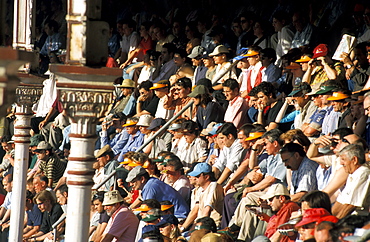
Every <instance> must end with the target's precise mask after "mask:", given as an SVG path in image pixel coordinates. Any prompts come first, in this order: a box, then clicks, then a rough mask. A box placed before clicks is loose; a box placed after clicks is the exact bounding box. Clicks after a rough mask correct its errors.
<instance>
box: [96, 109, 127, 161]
mask: <svg viewBox="0 0 370 242" xmlns="http://www.w3.org/2000/svg"><path fill="white" fill-rule="evenodd" d="M126 119H127V117H126V115H124V114H123V113H117V114H115V115H113V116H112V119H111V120H109V119H105V121H104V122H103V123H102V131H101V132H100V148H103V147H104V146H106V145H109V146H110V147H111V149H112V150H113V153H114V155H115V156H116V155H118V153H119V152H120V150H121V149H122V148H123V147H124V146H125V144H126V143H127V140H128V138H129V134H128V133H127V131H126V129H124V128H123V127H122V125H124V124H125V123H126ZM111 129H114V131H115V132H114V133H113V135H114V137H113V138H111V137H108V130H111ZM111 136H112V135H111Z"/></svg>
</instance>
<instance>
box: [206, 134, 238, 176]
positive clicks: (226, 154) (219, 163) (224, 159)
mask: <svg viewBox="0 0 370 242" xmlns="http://www.w3.org/2000/svg"><path fill="white" fill-rule="evenodd" d="M243 151H244V149H243V147H242V145H241V144H240V142H239V139H235V140H234V142H233V144H232V145H231V146H230V147H226V146H224V148H222V150H221V152H220V156H219V157H218V158H217V159H216V162H215V164H214V165H213V166H214V167H216V168H217V169H219V170H220V171H221V172H223V170H224V169H225V168H226V167H227V168H229V170H230V171H231V172H234V171H235V170H236V169H237V168H238V166H239V164H240V162H241V160H242V159H243V158H244V157H243Z"/></svg>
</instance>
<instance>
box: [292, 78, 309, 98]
mask: <svg viewBox="0 0 370 242" xmlns="http://www.w3.org/2000/svg"><path fill="white" fill-rule="evenodd" d="M311 90H312V89H311V86H310V84H308V83H307V82H301V83H299V84H298V85H296V86H294V88H293V91H292V92H291V93H289V95H288V96H289V97H293V96H294V95H296V94H297V93H299V92H303V93H304V94H307V93H309V92H311Z"/></svg>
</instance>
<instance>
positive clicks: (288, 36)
mask: <svg viewBox="0 0 370 242" xmlns="http://www.w3.org/2000/svg"><path fill="white" fill-rule="evenodd" d="M293 37H294V33H293V31H292V30H290V28H289V26H284V27H283V28H282V29H281V31H279V32H278V42H277V45H276V56H277V60H276V62H275V64H276V65H277V66H280V62H281V61H280V58H281V57H282V56H283V55H285V54H286V53H288V50H289V49H290V45H291V44H292V40H293Z"/></svg>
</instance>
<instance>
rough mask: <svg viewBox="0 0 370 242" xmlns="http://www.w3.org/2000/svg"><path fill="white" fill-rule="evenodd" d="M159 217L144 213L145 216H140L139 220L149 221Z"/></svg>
mask: <svg viewBox="0 0 370 242" xmlns="http://www.w3.org/2000/svg"><path fill="white" fill-rule="evenodd" d="M160 217H161V216H156V215H153V214H146V215H145V218H142V219H141V220H143V221H144V222H150V221H153V220H156V219H159V218H160Z"/></svg>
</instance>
